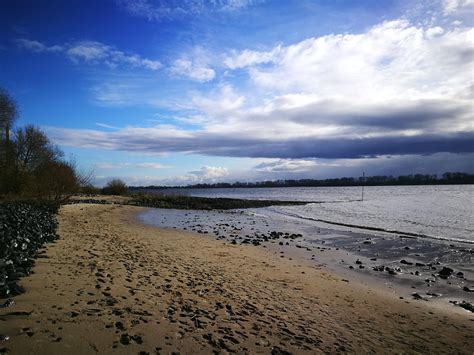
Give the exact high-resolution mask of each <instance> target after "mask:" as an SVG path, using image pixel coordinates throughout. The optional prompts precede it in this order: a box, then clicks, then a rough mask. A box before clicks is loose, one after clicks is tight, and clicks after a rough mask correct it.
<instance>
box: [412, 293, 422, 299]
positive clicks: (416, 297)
mask: <svg viewBox="0 0 474 355" xmlns="http://www.w3.org/2000/svg"><path fill="white" fill-rule="evenodd" d="M411 296H412V297H413V299H415V300H425V298H423V296H421V295H420V294H419V293H417V292H413V293H412V294H411Z"/></svg>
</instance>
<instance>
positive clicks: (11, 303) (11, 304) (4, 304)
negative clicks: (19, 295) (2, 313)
mask: <svg viewBox="0 0 474 355" xmlns="http://www.w3.org/2000/svg"><path fill="white" fill-rule="evenodd" d="M14 304H15V301H14V300H12V299H11V298H9V299H7V300H6V301H5V302H4V303H3V304H2V305H1V306H0V308H8V307H10V306H13V305H14Z"/></svg>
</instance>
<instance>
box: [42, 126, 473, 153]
mask: <svg viewBox="0 0 474 355" xmlns="http://www.w3.org/2000/svg"><path fill="white" fill-rule="evenodd" d="M172 133H173V132H171V133H169V134H168V135H167V136H163V134H162V132H160V131H153V130H152V129H151V130H150V131H146V130H140V131H139V132H137V131H136V130H134V129H123V130H120V131H116V132H101V131H81V130H65V129H60V130H58V129H52V130H51V134H52V136H53V138H54V140H55V142H56V143H59V144H62V145H73V146H80V147H89V148H104V149H111V150H122V151H132V152H143V153H163V152H187V153H197V154H205V155H212V156H226V157H252V158H291V159H300V158H324V159H342V158H344V159H356V158H362V157H376V156H382V155H413V154H418V155H420V154H421V155H423V154H434V153H440V152H447V153H470V152H474V132H463V133H453V134H430V135H415V136H402V135H399V136H396V135H393V136H379V137H373V138H342V137H339V138H338V137H334V138H325V139H323V138H316V137H314V138H311V137H301V138H292V139H279V138H278V137H274V138H271V139H268V138H267V139H264V138H245V137H241V136H238V135H235V136H230V135H222V134H210V133H204V132H191V133H188V134H186V135H180V134H179V132H178V133H176V132H175V133H174V134H172Z"/></svg>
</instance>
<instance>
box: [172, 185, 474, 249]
mask: <svg viewBox="0 0 474 355" xmlns="http://www.w3.org/2000/svg"><path fill="white" fill-rule="evenodd" d="M361 190H362V189H361V187H295V188H292V187H285V188H237V189H228V188H227V189H226V188H224V189H188V190H179V191H180V193H183V192H184V193H186V194H188V195H191V196H200V197H228V198H239V199H261V200H292V201H311V202H314V203H309V204H307V205H303V206H277V207H271V208H269V210H270V211H271V212H272V215H273V216H274V218H275V215H276V214H279V215H280V218H285V216H291V217H296V218H301V219H304V220H314V221H324V222H327V223H330V224H334V227H335V228H337V226H338V225H340V224H345V225H346V227H347V225H350V226H354V228H355V226H358V227H360V228H362V229H365V228H376V229H380V230H385V231H388V232H394V233H398V234H404V233H405V234H408V235H416V236H420V237H427V238H436V239H445V240H453V241H454V240H455V241H464V242H468V243H469V242H470V243H474V218H473V217H474V186H472V185H449V186H441V185H438V186H366V187H364V200H363V201H361V194H362V191H361Z"/></svg>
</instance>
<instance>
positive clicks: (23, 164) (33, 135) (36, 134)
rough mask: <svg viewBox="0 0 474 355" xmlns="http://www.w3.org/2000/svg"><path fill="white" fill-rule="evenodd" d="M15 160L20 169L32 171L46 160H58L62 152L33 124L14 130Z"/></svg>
mask: <svg viewBox="0 0 474 355" xmlns="http://www.w3.org/2000/svg"><path fill="white" fill-rule="evenodd" d="M14 151H15V160H16V161H17V164H18V165H19V168H20V169H22V170H27V171H33V170H35V169H37V168H38V167H39V166H40V165H41V164H44V163H45V162H48V161H58V160H59V159H60V158H61V157H62V156H63V153H62V152H61V151H60V150H59V148H57V147H56V146H54V145H53V144H52V143H51V141H50V140H49V138H48V137H47V136H46V134H45V133H44V132H43V131H42V130H41V129H39V128H38V127H35V126H33V125H28V126H25V127H23V128H19V129H17V130H16V131H15V140H14Z"/></svg>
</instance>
